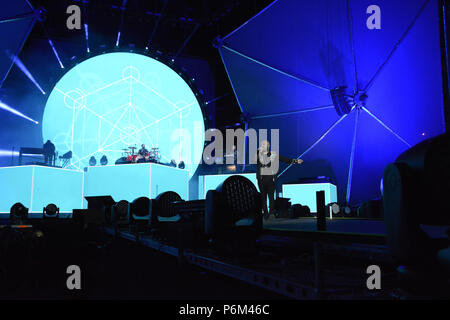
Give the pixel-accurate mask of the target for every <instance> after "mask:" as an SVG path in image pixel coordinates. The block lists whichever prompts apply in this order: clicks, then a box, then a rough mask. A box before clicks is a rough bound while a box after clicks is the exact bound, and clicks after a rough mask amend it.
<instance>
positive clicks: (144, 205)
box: [129, 197, 154, 235]
mask: <svg viewBox="0 0 450 320" xmlns="http://www.w3.org/2000/svg"><path fill="white" fill-rule="evenodd" d="M153 202H154V201H152V200H150V199H149V198H147V197H139V198H137V199H135V200H134V201H133V202H131V203H130V206H129V208H130V214H131V215H130V223H132V224H134V226H135V228H136V230H135V231H136V235H138V234H139V232H140V229H141V228H140V227H141V226H144V227H147V226H148V225H149V221H150V216H151V212H152V204H153Z"/></svg>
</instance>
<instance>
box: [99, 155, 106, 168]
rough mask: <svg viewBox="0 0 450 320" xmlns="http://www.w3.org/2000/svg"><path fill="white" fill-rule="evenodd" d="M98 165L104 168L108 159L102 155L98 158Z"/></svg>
mask: <svg viewBox="0 0 450 320" xmlns="http://www.w3.org/2000/svg"><path fill="white" fill-rule="evenodd" d="M100 164H101V165H102V166H106V165H107V164H108V158H107V157H106V155H103V157H101V158H100Z"/></svg>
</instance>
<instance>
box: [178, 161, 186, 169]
mask: <svg viewBox="0 0 450 320" xmlns="http://www.w3.org/2000/svg"><path fill="white" fill-rule="evenodd" d="M178 168H180V169H184V168H185V164H184V161H180V163H179V164H178Z"/></svg>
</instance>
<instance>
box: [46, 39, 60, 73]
mask: <svg viewBox="0 0 450 320" xmlns="http://www.w3.org/2000/svg"><path fill="white" fill-rule="evenodd" d="M48 43H49V44H50V47H52V50H53V53H54V54H55V56H56V59H57V60H58V62H59V65H60V66H61V69H64V65H63V64H62V62H61V59H60V58H59V55H58V52H56V48H55V46H54V45H53V41H52V40H51V39H50V38H49V39H48Z"/></svg>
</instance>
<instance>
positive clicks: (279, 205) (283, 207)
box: [275, 198, 291, 218]
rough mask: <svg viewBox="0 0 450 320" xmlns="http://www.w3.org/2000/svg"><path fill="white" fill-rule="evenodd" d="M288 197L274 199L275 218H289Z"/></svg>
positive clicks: (289, 205) (289, 203)
mask: <svg viewBox="0 0 450 320" xmlns="http://www.w3.org/2000/svg"><path fill="white" fill-rule="evenodd" d="M289 200H290V199H289V198H277V199H275V211H276V217H277V218H289V209H290V207H291V202H290V201H289Z"/></svg>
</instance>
